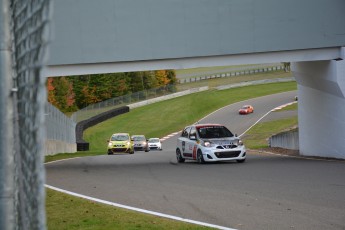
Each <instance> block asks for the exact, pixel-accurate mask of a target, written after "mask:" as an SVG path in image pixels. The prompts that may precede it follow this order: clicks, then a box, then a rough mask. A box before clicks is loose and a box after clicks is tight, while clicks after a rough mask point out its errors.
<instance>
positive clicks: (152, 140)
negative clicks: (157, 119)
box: [149, 138, 159, 143]
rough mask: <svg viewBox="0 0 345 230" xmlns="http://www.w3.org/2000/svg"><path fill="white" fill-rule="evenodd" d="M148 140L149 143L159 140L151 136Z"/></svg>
mask: <svg viewBox="0 0 345 230" xmlns="http://www.w3.org/2000/svg"><path fill="white" fill-rule="evenodd" d="M149 142H150V143H156V142H159V139H158V138H152V139H149Z"/></svg>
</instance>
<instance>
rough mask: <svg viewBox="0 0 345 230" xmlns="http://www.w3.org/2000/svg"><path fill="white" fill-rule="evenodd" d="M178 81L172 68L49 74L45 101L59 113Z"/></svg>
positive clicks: (73, 110)
mask: <svg viewBox="0 0 345 230" xmlns="http://www.w3.org/2000/svg"><path fill="white" fill-rule="evenodd" d="M176 82H177V79H176V73H175V71H174V70H155V71H141V72H126V73H108V74H92V75H81V76H66V77H48V79H47V91H48V102H50V103H51V104H53V105H54V106H55V107H57V108H58V109H59V110H60V111H62V112H75V111H77V110H79V109H82V108H84V107H86V106H88V105H90V104H94V103H97V102H101V101H104V100H107V99H110V98H114V97H119V96H123V95H126V94H129V93H133V92H138V91H142V90H147V89H153V88H157V87H161V86H166V85H168V84H175V83H176Z"/></svg>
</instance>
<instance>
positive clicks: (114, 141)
mask: <svg viewBox="0 0 345 230" xmlns="http://www.w3.org/2000/svg"><path fill="white" fill-rule="evenodd" d="M114 153H129V154H133V153H134V144H133V141H132V140H131V137H130V135H129V133H114V134H113V135H111V137H110V139H109V140H108V155H112V154H114Z"/></svg>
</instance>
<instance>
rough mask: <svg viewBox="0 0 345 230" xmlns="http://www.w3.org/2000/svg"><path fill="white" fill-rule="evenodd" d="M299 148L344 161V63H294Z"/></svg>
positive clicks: (340, 61)
mask: <svg viewBox="0 0 345 230" xmlns="http://www.w3.org/2000/svg"><path fill="white" fill-rule="evenodd" d="M292 71H293V74H294V76H295V78H296V80H297V83H298V123H299V143H300V146H299V149H300V154H301V155H305V156H321V157H331V158H341V159H345V60H341V59H338V60H330V61H313V62H297V63H293V65H292Z"/></svg>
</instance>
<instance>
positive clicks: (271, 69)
mask: <svg viewBox="0 0 345 230" xmlns="http://www.w3.org/2000/svg"><path fill="white" fill-rule="evenodd" d="M284 69H285V68H284V66H283V65H277V66H265V67H261V68H255V69H251V68H248V69H242V70H237V71H227V72H223V73H216V74H207V75H203V74H201V75H199V76H195V77H188V78H183V79H178V83H179V84H183V83H191V82H197V81H202V80H209V79H215V78H224V77H235V76H241V75H250V74H259V73H267V72H274V71H281V70H284Z"/></svg>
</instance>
